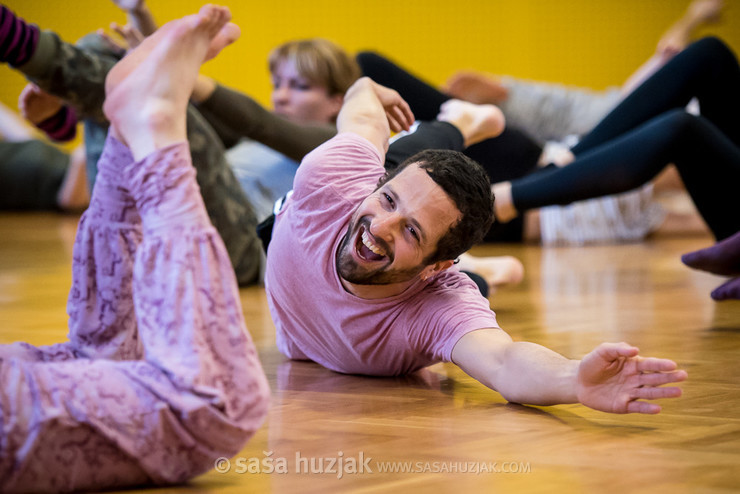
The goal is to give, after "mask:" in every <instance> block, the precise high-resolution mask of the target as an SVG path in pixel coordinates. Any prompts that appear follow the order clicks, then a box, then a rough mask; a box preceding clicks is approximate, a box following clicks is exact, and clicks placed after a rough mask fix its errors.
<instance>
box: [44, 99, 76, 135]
mask: <svg viewBox="0 0 740 494" xmlns="http://www.w3.org/2000/svg"><path fill="white" fill-rule="evenodd" d="M77 122H78V119H77V113H76V112H75V111H74V109H73V108H72V107H71V106H63V107H61V108H60V109H59V111H58V112H56V113H55V114H54V115H52V116H50V117H49V118H47V119H46V120H44V121H43V122H39V123H38V124H36V127H38V128H39V129H41V130H42V131H44V133H45V134H46V135H47V136H49V138H50V139H52V140H54V141H59V142H66V141H71V140H72V139H74V138H75V136H76V135H77Z"/></svg>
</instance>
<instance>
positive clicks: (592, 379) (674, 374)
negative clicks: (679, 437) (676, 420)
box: [576, 343, 687, 414]
mask: <svg viewBox="0 0 740 494" xmlns="http://www.w3.org/2000/svg"><path fill="white" fill-rule="evenodd" d="M638 353H639V350H638V349H637V348H635V347H633V346H630V345H628V344H627V343H603V344H601V345H599V346H598V347H596V349H595V350H593V351H592V352H591V353H589V354H588V355H586V356H585V357H584V358H583V360H581V363H580V365H579V368H578V375H577V384H576V385H577V390H576V393H577V396H578V401H580V402H581V403H583V404H584V405H586V406H588V407H591V408H593V409H596V410H601V411H604V412H611V413H651V414H653V413H658V412H660V410H661V408H660V406H659V405H657V404H655V403H648V402H646V401H640V400H656V399H661V398H677V397H679V396H681V389H680V388H678V387H675V386H669V387H660V386H662V385H664V384H669V383H675V382H681V381H684V380H685V379H686V377H687V374H686V371H683V370H677V367H678V366H677V365H676V363H675V362H673V361H672V360H667V359H658V358H643V357H639V356H638Z"/></svg>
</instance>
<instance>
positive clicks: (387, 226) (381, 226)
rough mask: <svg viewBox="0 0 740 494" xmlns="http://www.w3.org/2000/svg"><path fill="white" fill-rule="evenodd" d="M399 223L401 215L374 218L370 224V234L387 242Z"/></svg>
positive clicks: (388, 214)
mask: <svg viewBox="0 0 740 494" xmlns="http://www.w3.org/2000/svg"><path fill="white" fill-rule="evenodd" d="M401 221H402V218H401V215H399V214H398V213H396V212H392V213H387V214H384V215H382V216H376V217H375V218H374V219H373V221H372V223H371V224H370V233H372V234H373V235H374V236H376V237H380V238H382V239H384V240H386V241H388V240H389V239H390V237H391V234H392V233H393V231H394V230H396V229H398V226H399V225H400V223H401Z"/></svg>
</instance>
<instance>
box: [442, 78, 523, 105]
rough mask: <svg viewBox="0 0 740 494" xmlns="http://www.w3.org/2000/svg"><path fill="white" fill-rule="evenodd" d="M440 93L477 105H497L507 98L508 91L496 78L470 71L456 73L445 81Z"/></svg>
mask: <svg viewBox="0 0 740 494" xmlns="http://www.w3.org/2000/svg"><path fill="white" fill-rule="evenodd" d="M442 91H444V92H445V93H447V94H449V95H450V96H452V97H453V98H458V99H462V100H465V101H470V102H471V103H476V104H479V105H483V104H493V105H498V104H501V102H503V101H506V99H507V98H508V97H509V90H508V89H506V88H505V87H504V86H503V85H501V83H500V82H499V81H498V79H497V78H496V77H494V76H488V75H485V74H481V73H479V72H472V71H460V72H457V73H456V74H454V75H453V76H452V77H450V78H449V79H448V80H447V83H446V84H445V86H443V87H442Z"/></svg>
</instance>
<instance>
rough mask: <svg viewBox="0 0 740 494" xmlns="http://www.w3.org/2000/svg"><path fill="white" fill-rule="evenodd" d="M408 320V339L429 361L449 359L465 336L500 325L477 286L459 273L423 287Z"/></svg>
mask: <svg viewBox="0 0 740 494" xmlns="http://www.w3.org/2000/svg"><path fill="white" fill-rule="evenodd" d="M415 311H416V314H415V315H414V314H409V316H410V317H411V319H410V320H412V321H414V320H415V321H418V325H417V324H414V325H412V326H409V333H408V341H409V343H410V344H411V345H412V347H413V348H414V349H415V350H416V351H417V352H419V353H420V354H421V355H424V356H425V357H426V358H428V359H429V360H431V361H436V362H439V361H442V362H451V361H452V349H453V348H454V347H455V344H457V342H458V341H459V340H460V338H462V337H463V336H464V335H466V334H468V333H470V332H471V331H476V330H479V329H486V328H499V325H498V322H497V321H496V314H495V313H494V312H493V311H492V310H491V308H490V306H489V302H488V300H487V299H485V298H484V297H483V296H482V295H481V294H480V291H478V287H477V286H476V285H475V283H473V282H472V281H471V280H470V279H469V278H468V277H467V276H465V275H464V274H462V273H454V274H453V273H450V274H449V275H447V276H445V277H444V281H442V282H441V283H438V284H437V285H436V286H435V287H434V288H431V289H428V290H425V295H424V300H423V301H422V303H420V304H418V305H417V309H415Z"/></svg>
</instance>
